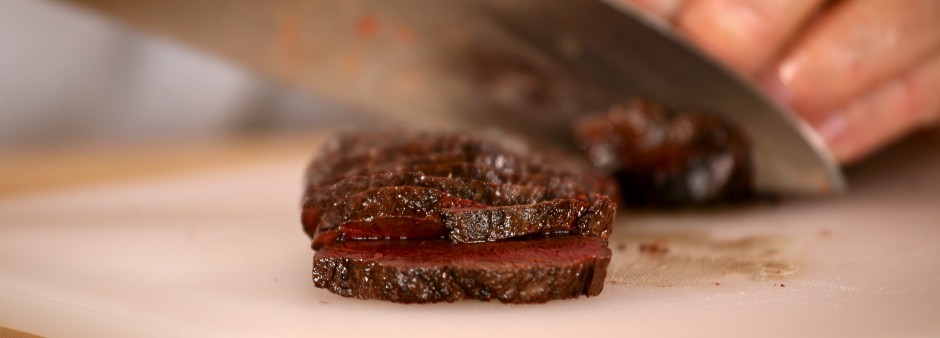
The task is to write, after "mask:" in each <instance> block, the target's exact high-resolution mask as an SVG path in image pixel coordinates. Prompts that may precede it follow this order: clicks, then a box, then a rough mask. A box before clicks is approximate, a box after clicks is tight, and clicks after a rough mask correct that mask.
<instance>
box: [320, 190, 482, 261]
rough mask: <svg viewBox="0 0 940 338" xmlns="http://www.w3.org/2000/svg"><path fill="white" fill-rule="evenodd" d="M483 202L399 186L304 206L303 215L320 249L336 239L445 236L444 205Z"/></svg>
mask: <svg viewBox="0 0 940 338" xmlns="http://www.w3.org/2000/svg"><path fill="white" fill-rule="evenodd" d="M481 206H483V205H482V204H479V203H476V202H474V201H471V200H468V199H463V198H458V197H454V196H453V195H449V194H447V193H444V192H442V191H440V190H437V189H430V188H422V187H413V186H397V187H382V188H377V189H372V190H368V191H365V192H361V193H358V194H355V195H353V196H350V197H349V198H348V199H346V200H344V201H337V202H334V204H333V207H332V208H325V209H320V208H309V209H308V208H305V209H304V214H303V216H302V217H303V223H304V230H305V231H306V232H307V233H308V234H310V233H311V232H312V233H313V234H314V236H313V244H312V245H313V248H314V249H319V248H321V247H323V246H324V245H327V244H331V243H333V242H335V241H337V240H362V239H372V240H375V239H405V238H407V239H428V238H443V237H445V236H446V235H447V231H446V228H445V227H444V223H443V220H442V218H441V215H440V212H441V210H442V209H444V208H461V207H481Z"/></svg>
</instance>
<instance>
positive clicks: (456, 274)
mask: <svg viewBox="0 0 940 338" xmlns="http://www.w3.org/2000/svg"><path fill="white" fill-rule="evenodd" d="M610 256H611V251H610V249H608V248H607V241H606V240H605V239H603V238H600V237H591V236H576V235H564V236H552V237H543V238H537V239H530V240H525V241H510V242H487V243H475V244H454V243H452V242H450V241H446V240H433V241H413V240H409V241H355V242H343V243H337V244H334V245H331V246H327V247H325V248H322V249H320V250H318V251H317V252H316V254H315V256H314V262H313V283H314V285H316V286H317V287H321V288H326V289H328V290H330V291H331V292H333V293H336V294H339V295H342V296H345V297H355V298H363V299H382V300H389V301H393V302H400V303H431V302H453V301H458V300H463V299H479V300H485V301H489V300H492V299H496V300H499V301H501V302H504V303H543V302H546V301H549V300H552V299H564V298H577V297H579V296H581V295H586V296H596V295H598V294H600V292H601V290H602V289H603V287H604V284H603V283H604V278H605V276H606V274H607V265H608V264H609V262H610Z"/></svg>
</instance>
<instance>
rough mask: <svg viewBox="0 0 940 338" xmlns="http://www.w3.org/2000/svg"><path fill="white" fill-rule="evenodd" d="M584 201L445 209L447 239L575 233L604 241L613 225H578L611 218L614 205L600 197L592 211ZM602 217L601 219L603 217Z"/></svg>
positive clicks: (485, 239) (484, 239)
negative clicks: (600, 215) (607, 217)
mask: <svg viewBox="0 0 940 338" xmlns="http://www.w3.org/2000/svg"><path fill="white" fill-rule="evenodd" d="M590 207H591V205H590V204H588V202H587V201H586V200H584V199H573V198H567V199H555V200H551V201H546V202H541V203H536V204H528V205H513V206H504V207H482V208H447V209H444V211H443V212H442V214H443V217H444V224H445V225H446V226H447V231H448V237H450V239H451V240H452V241H454V242H462V243H474V242H493V241H498V240H504V239H508V238H515V237H521V236H526V235H530V234H539V233H556V232H565V233H575V234H582V235H592V236H600V237H603V238H607V236H608V235H609V234H610V226H611V223H612V222H609V221H608V222H592V221H584V222H581V221H580V219H581V218H587V219H593V218H595V217H597V216H595V215H594V214H598V213H599V214H606V215H613V213H614V208H615V207H614V206H613V205H612V204H611V203H610V200H609V199H608V198H607V196H600V197H598V198H597V199H596V200H595V202H594V208H590ZM602 217H603V216H602Z"/></svg>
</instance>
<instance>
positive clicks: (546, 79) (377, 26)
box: [71, 0, 845, 194]
mask: <svg viewBox="0 0 940 338" xmlns="http://www.w3.org/2000/svg"><path fill="white" fill-rule="evenodd" d="M71 1H72V2H76V3H80V4H83V5H87V6H89V7H93V8H96V9H98V10H100V11H103V12H106V13H108V14H109V15H111V16H114V17H118V18H121V19H122V20H124V21H126V22H129V23H131V24H133V25H136V26H138V27H142V28H144V29H147V30H152V31H156V32H160V33H162V34H164V35H169V36H171V37H173V38H176V39H180V40H182V41H184V42H188V43H190V44H193V45H195V46H197V47H200V48H202V49H205V50H207V51H210V52H213V53H216V54H219V55H221V56H224V57H226V58H228V59H230V60H234V61H236V62H238V63H241V64H243V65H245V66H247V67H249V68H252V69H254V70H256V71H259V72H260V73H262V74H266V75H268V76H271V77H274V78H278V79H280V80H282V81H284V82H285V83H288V84H291V85H294V86H297V87H301V88H304V89H306V90H308V91H310V92H311V93H314V94H316V95H318V96H320V97H326V98H328V99H331V100H334V101H337V102H339V103H343V104H347V105H350V106H353V107H358V108H361V109H363V110H368V111H375V112H380V113H383V114H381V115H382V116H385V117H391V118H392V119H397V120H399V121H406V122H407V123H409V124H411V125H418V126H436V125H447V124H453V122H454V121H460V122H461V123H463V125H464V126H465V127H466V128H472V127H479V126H488V125H494V124H496V125H500V126H503V127H508V128H510V129H516V130H520V131H524V132H526V133H527V134H529V135H531V136H535V137H539V138H542V139H552V140H565V139H568V133H569V130H568V129H569V128H570V124H571V123H572V122H573V120H574V119H576V118H577V117H578V116H580V115H581V114H584V113H590V112H596V111H599V110H602V109H605V107H608V106H610V105H611V104H614V103H617V102H618V101H621V100H623V99H625V98H627V97H630V96H634V95H644V96H650V97H653V98H655V99H658V100H660V101H662V102H664V103H666V104H667V105H669V106H672V107H678V108H683V107H692V108H695V109H696V110H701V111H705V112H711V113H715V114H719V115H721V116H723V117H725V118H727V119H729V120H731V121H733V122H735V123H737V124H738V125H740V126H742V127H743V129H744V130H745V131H746V132H747V133H748V135H749V136H750V137H751V139H752V141H753V146H754V159H755V163H754V165H755V170H756V172H755V180H756V182H755V183H756V187H757V189H758V190H761V191H768V192H776V193H788V194H822V193H834V192H841V191H843V190H844V189H845V183H844V180H843V178H842V176H841V173H840V170H839V167H838V165H837V164H836V163H835V162H834V161H833V160H832V158H831V157H830V156H829V155H828V154H827V152H826V150H825V147H824V145H823V143H822V142H821V140H820V139H819V138H818V137H817V136H816V135H815V134H814V133H813V132H812V131H811V130H810V129H809V128H808V127H807V126H806V125H804V124H803V123H802V122H800V121H799V120H798V119H796V118H794V116H793V115H792V114H789V113H788V112H786V111H785V109H783V108H782V107H780V106H778V105H776V104H774V102H772V101H771V100H769V99H768V98H767V97H766V96H765V95H764V94H763V93H762V92H761V91H760V90H759V89H758V88H757V87H756V86H754V84H752V83H751V82H749V81H748V80H747V79H744V78H742V77H740V76H738V75H737V74H735V73H734V72H732V71H730V70H728V69H726V68H724V67H722V66H721V65H720V64H719V63H717V62H715V61H714V60H711V59H710V58H708V57H707V56H706V55H703V54H702V53H701V52H699V51H697V50H696V49H695V48H693V47H692V46H691V45H690V44H688V43H687V42H685V41H683V40H682V39H681V38H679V37H677V36H675V35H674V34H672V33H671V32H670V31H669V30H668V29H665V28H663V27H658V26H656V25H654V24H651V23H650V22H648V21H647V20H645V19H644V18H643V17H641V16H640V15H638V14H637V13H635V12H634V11H632V10H631V9H630V8H629V7H628V6H626V5H625V4H624V3H623V2H621V1H613V0H566V1H548V0H516V1H498V0H467V1H455V0H397V1H369V0H307V1H304V0H279V1H271V2H260V1H252V0H231V1H222V0H139V1H122V0H71Z"/></svg>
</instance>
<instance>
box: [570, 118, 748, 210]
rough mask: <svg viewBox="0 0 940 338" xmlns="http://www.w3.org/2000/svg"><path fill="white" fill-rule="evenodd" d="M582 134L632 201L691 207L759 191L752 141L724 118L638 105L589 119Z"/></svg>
mask: <svg viewBox="0 0 940 338" xmlns="http://www.w3.org/2000/svg"><path fill="white" fill-rule="evenodd" d="M576 133H577V136H578V139H579V141H580V143H581V145H582V147H583V148H584V149H585V150H586V151H587V154H588V156H589V157H590V159H591V161H592V162H593V163H594V164H595V165H596V166H597V167H599V168H601V169H603V170H606V171H608V172H611V173H612V174H614V175H615V176H616V177H617V179H618V181H619V182H620V185H621V189H620V190H621V191H622V192H623V199H624V200H625V201H626V203H627V204H633V205H660V206H678V205H690V204H701V203H709V202H713V201H719V200H727V199H738V198H742V197H746V196H749V195H750V193H751V157H750V156H751V155H750V146H749V142H748V140H747V137H746V136H745V135H744V133H743V132H742V131H740V130H739V129H737V128H735V127H734V126H732V125H731V124H730V123H728V122H726V121H723V120H721V119H719V118H717V117H714V116H709V115H703V114H695V113H693V112H681V113H679V112H674V111H670V110H667V109H665V108H664V107H663V106H662V105H659V104H657V103H654V102H652V101H649V100H636V101H632V102H630V103H629V104H626V105H622V106H615V107H613V108H611V109H610V111H608V112H607V113H606V114H603V115H598V116H593V117H588V118H585V119H584V120H582V121H580V123H579V124H578V126H577V131H576Z"/></svg>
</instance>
